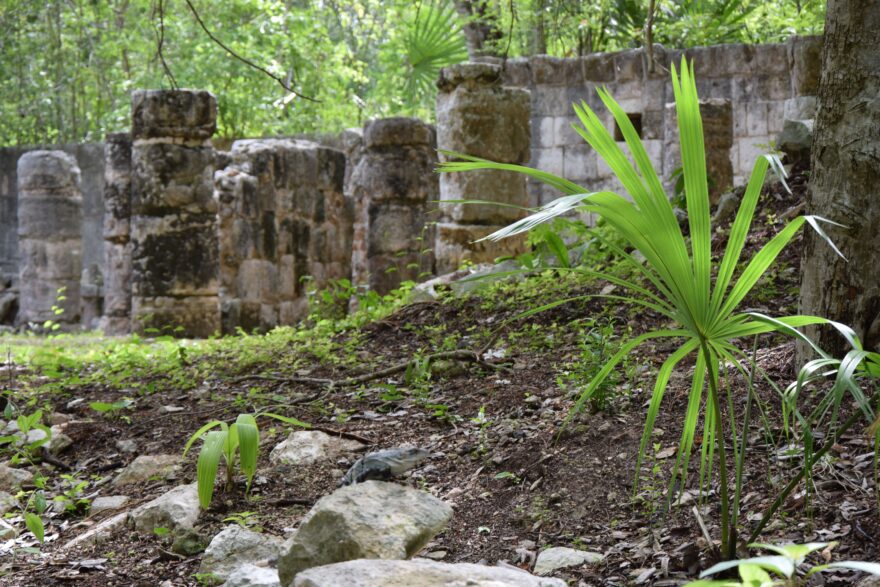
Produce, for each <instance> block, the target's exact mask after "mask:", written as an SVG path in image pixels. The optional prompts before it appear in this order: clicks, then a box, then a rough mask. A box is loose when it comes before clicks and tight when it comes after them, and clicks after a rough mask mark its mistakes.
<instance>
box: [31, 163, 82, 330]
mask: <svg viewBox="0 0 880 587" xmlns="http://www.w3.org/2000/svg"><path fill="white" fill-rule="evenodd" d="M81 230H82V193H81V192H80V172H79V167H78V166H77V164H76V160H75V159H74V158H73V157H71V156H70V155H68V154H67V153H64V152H63V151H31V152H29V153H25V154H24V155H22V156H21V158H20V159H19V160H18V239H19V241H18V246H19V251H20V255H21V262H20V265H19V288H20V291H21V297H20V303H19V307H20V310H19V322H22V323H28V322H36V323H42V322H44V321H46V320H53V321H55V322H58V323H63V324H77V323H79V320H80V276H81V273H82V235H81ZM62 288H63V292H62V293H59V290H61V289H62ZM59 297H63V298H64V299H63V300H60V299H59ZM53 306H58V307H59V308H61V309H62V310H63V312H62V313H59V314H56V313H55V312H54V311H53V310H52V307H53Z"/></svg>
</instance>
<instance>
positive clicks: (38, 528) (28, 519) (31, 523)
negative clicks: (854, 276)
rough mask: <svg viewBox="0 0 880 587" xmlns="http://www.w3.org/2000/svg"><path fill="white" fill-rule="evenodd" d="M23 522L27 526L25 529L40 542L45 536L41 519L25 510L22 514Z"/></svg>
mask: <svg viewBox="0 0 880 587" xmlns="http://www.w3.org/2000/svg"><path fill="white" fill-rule="evenodd" d="M24 523H25V525H26V526H27V529H28V530H30V531H31V533H32V534H33V535H34V536H35V537H36V539H37V540H39V541H40V543H42V542H43V539H44V538H45V537H46V528H45V527H44V526H43V519H42V518H40V516H38V515H37V514H32V513H31V512H27V513H25V515H24Z"/></svg>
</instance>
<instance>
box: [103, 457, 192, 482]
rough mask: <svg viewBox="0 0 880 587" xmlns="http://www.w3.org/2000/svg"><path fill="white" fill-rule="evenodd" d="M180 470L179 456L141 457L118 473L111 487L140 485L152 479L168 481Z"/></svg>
mask: <svg viewBox="0 0 880 587" xmlns="http://www.w3.org/2000/svg"><path fill="white" fill-rule="evenodd" d="M179 468H180V455H141V456H139V457H137V458H136V459H135V460H133V461H132V462H131V463H129V465H128V466H127V467H125V468H124V469H123V470H122V471H120V473H119V475H117V476H116V478H115V479H114V480H113V485H125V484H128V483H140V482H141V481H147V480H150V479H152V478H154V477H159V478H161V479H168V478H170V477H173V476H174V475H175V474H176V473H177V470H178V469H179Z"/></svg>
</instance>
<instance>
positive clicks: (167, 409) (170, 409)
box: [157, 406, 186, 414]
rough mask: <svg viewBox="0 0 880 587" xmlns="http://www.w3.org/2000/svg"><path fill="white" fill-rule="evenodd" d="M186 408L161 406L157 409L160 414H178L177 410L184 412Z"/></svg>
mask: <svg viewBox="0 0 880 587" xmlns="http://www.w3.org/2000/svg"><path fill="white" fill-rule="evenodd" d="M185 409H186V408H184V407H182V406H159V409H158V410H157V411H158V412H159V413H160V414H176V413H177V412H182V411H184V410H185Z"/></svg>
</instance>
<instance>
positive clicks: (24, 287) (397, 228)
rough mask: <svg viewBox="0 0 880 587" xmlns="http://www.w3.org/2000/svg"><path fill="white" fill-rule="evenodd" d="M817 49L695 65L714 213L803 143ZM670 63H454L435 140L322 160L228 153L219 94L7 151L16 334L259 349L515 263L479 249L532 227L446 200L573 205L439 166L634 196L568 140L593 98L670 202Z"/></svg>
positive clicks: (394, 143)
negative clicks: (765, 166)
mask: <svg viewBox="0 0 880 587" xmlns="http://www.w3.org/2000/svg"><path fill="white" fill-rule="evenodd" d="M820 48H821V39H819V38H816V37H801V38H792V39H791V40H789V41H788V42H787V43H782V44H775V45H759V46H746V45H725V46H719V47H706V48H696V49H691V50H687V51H685V52H684V53H685V55H686V56H687V57H688V58H690V59H693V60H694V61H695V67H696V73H697V82H698V90H699V92H700V96H701V98H702V99H703V102H702V104H701V110H702V113H703V118H704V131H705V134H706V138H707V158H708V172H709V175H710V180H711V181H710V187H711V190H712V195H713V197H714V198H717V197H718V196H719V195H720V194H721V193H722V192H723V191H725V190H727V189H729V188H730V187H731V186H732V185H739V184H741V183H743V182H744V181H745V180H746V178H747V177H748V174H749V173H750V170H751V166H752V164H753V162H754V160H755V159H756V157H757V156H758V155H759V154H761V153H763V152H766V151H767V150H768V147H769V145H770V144H771V143H773V142H774V141H775V140H776V137H777V134H778V133H779V132H780V131H781V130H783V126H784V123H785V122H786V121H788V122H789V123H790V122H792V121H800V122H798V126H797V128H808V127H809V124H810V123H809V120H810V119H812V118H813V116H814V114H815V108H816V99H815V95H816V94H817V91H818V79H819V53H820ZM654 53H655V61H656V67H655V71H653V72H652V71H649V68H648V67H646V60H645V55H644V53H643V52H642V51H641V50H631V51H622V52H618V53H608V54H594V55H588V56H585V57H579V58H568V59H558V58H553V57H548V56H535V57H530V58H522V59H510V60H507V61H505V62H501V61H498V60H493V59H491V58H486V59H484V60H483V61H481V62H480V63H468V64H460V65H456V66H452V67H449V68H447V69H445V70H444V71H443V72H442V73H441V76H440V79H439V81H438V88H439V94H438V98H437V126H436V128H435V127H434V126H432V125H429V124H426V123H424V122H421V121H419V120H415V119H408V118H391V119H383V120H375V121H370V122H368V123H367V124H366V125H365V126H364V128H363V129H350V130H348V131H345V132H344V133H342V135H340V136H339V137H337V138H336V139H335V140H331V141H329V142H326V144H325V142H322V143H318V142H315V141H309V140H302V139H296V138H273V139H248V140H238V141H234V142H233V143H232V145H231V148H230V149H229V150H228V151H226V150H219V149H217V148H215V147H214V146H213V144H212V142H211V138H212V135H213V134H214V132H215V130H216V119H217V118H216V117H217V103H216V99H215V98H214V96H213V95H211V94H210V93H209V92H204V91H190V90H178V91H157V90H152V91H136V92H134V93H133V95H132V124H131V131H130V132H126V133H112V134H109V135H107V137H106V140H105V142H104V143H103V144H86V145H73V146H62V147H55V148H53V149H51V150H47V149H22V148H4V149H0V324H3V323H5V324H16V325H23V326H26V325H28V324H34V325H41V324H42V323H44V322H45V321H46V320H52V321H53V322H55V323H58V324H61V325H62V326H64V327H68V328H69V327H75V326H77V325H82V326H85V327H89V328H93V327H100V328H102V329H103V330H104V331H105V332H106V333H108V334H123V333H127V332H139V333H145V332H146V333H150V332H167V333H172V334H177V335H182V336H196V337H203V336H209V335H212V334H214V333H218V332H219V333H233V332H236V331H237V330H238V329H243V330H245V331H252V330H254V329H257V330H261V331H265V330H267V329H270V328H272V327H274V326H278V325H290V324H295V323H296V322H298V321H299V320H301V319H302V318H303V317H305V316H306V315H307V312H308V292H309V291H310V290H314V289H320V288H322V287H326V286H327V285H329V284H331V283H332V282H333V281H335V280H341V279H348V280H350V281H351V282H352V283H353V284H355V285H356V286H358V287H361V288H369V289H371V290H374V291H377V292H379V293H387V292H388V291H391V290H392V289H394V288H396V287H398V286H399V285H400V284H401V283H402V282H403V281H405V280H422V279H425V278H427V277H428V276H432V275H438V274H443V273H447V272H450V271H454V270H455V269H457V268H458V267H459V266H460V265H461V264H462V263H463V262H464V261H466V260H467V261H470V262H474V263H480V262H486V261H492V260H493V259H495V258H497V257H500V256H504V255H515V254H517V253H519V252H522V251H524V249H525V241H524V240H523V239H521V238H520V239H508V240H506V241H501V242H497V243H493V242H488V241H479V242H476V241H477V239H479V238H481V237H482V236H485V235H486V234H488V233H490V232H492V231H494V230H496V229H497V228H499V227H501V226H504V225H506V224H508V223H510V222H512V221H514V220H516V219H518V218H520V217H521V216H522V215H523V214H524V212H523V211H522V210H520V209H518V208H514V207H498V206H491V205H461V204H457V203H449V204H446V205H440V206H438V202H439V203H440V204H442V203H443V202H444V201H446V202H450V201H453V200H462V199H480V200H488V201H497V202H501V203H505V204H512V205H514V206H519V207H535V206H539V205H542V204H545V203H547V202H549V201H550V200H552V199H553V198H555V197H557V196H558V195H559V194H558V193H555V192H554V191H553V190H552V189H550V188H548V187H547V186H544V185H541V184H537V183H535V182H532V181H528V182H526V181H525V179H524V177H523V176H521V175H518V174H514V173H510V172H472V173H469V174H441V175H438V174H436V173H434V171H433V170H434V168H435V167H436V165H437V163H438V160H445V159H446V157H447V156H446V155H443V154H442V153H441V154H440V155H438V151H437V150H438V149H439V150H441V151H454V152H462V153H467V154H469V155H475V156H478V157H484V158H487V159H492V160H495V161H501V162H504V163H512V164H522V165H531V166H534V167H539V168H541V169H544V170H546V171H550V172H552V173H555V174H558V175H562V176H564V177H566V178H568V179H570V180H573V181H575V182H576V183H579V184H580V185H583V186H584V187H585V188H586V189H589V190H600V189H619V188H620V186H619V184H618V183H617V180H616V179H615V178H614V177H613V176H612V174H611V172H610V169H608V168H607V166H605V165H604V163H603V162H601V161H599V160H598V159H597V157H596V155H595V153H594V152H593V151H592V150H591V148H590V147H589V146H587V145H586V144H585V143H584V141H583V140H582V139H581V137H579V136H578V135H577V133H575V132H574V130H573V129H572V128H571V125H572V123H573V122H575V121H576V118H575V117H574V113H573V111H572V108H571V104H572V103H574V102H580V101H581V100H584V101H586V102H587V104H589V105H590V106H591V107H592V108H593V109H594V110H596V112H597V113H598V114H599V116H600V117H604V118H603V120H604V121H605V122H606V124H607V127H608V129H609V130H610V131H612V132H615V133H616V134H617V135H618V136H617V137H616V138H618V139H620V140H622V138H621V137H620V136H619V129H616V128H615V125H614V122H613V120H612V119H611V118H610V115H609V114H608V113H607V112H606V111H605V110H604V108H603V107H602V106H601V103H600V101H599V99H598V97H597V95H596V92H595V88H597V87H600V86H605V87H607V88H608V90H609V91H610V93H611V94H612V95H613V96H614V97H615V98H616V99H617V100H618V101H619V102H620V104H621V106H622V107H623V108H624V110H625V111H626V112H627V114H628V116H629V117H630V120H631V121H632V122H633V124H634V126H635V127H636V129H637V131H638V132H639V135H640V137H641V138H642V140H643V142H644V145H645V147H646V150H647V152H648V154H649V156H650V158H651V159H652V162H653V163H654V164H655V167H656V168H657V169H658V170H659V171H660V173H661V178H662V179H663V180H664V182H666V184H667V186H666V187H667V189H669V191H670V193H671V188H672V182H673V180H672V176H673V172H674V171H675V169H676V168H677V167H678V166H679V165H680V155H679V153H678V147H677V127H676V120H675V111H674V108H673V107H672V105H671V104H670V103H671V101H672V89H671V85H670V83H669V81H668V80H669V74H668V69H669V68H670V67H671V65H672V64H673V63H674V64H676V65H677V64H678V63H679V62H680V59H681V55H682V52H681V51H668V50H664V49H663V48H662V47H659V46H657V47H655V52H654ZM803 121H806V122H803ZM785 126H786V128H788V126H789V125H788V124H786V125H785ZM783 140H789V139H783ZM438 157H439V159H438ZM585 220H586V221H587V222H590V221H592V219H591V218H585ZM59 291H60V292H62V293H59ZM59 310H61V311H59Z"/></svg>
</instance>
